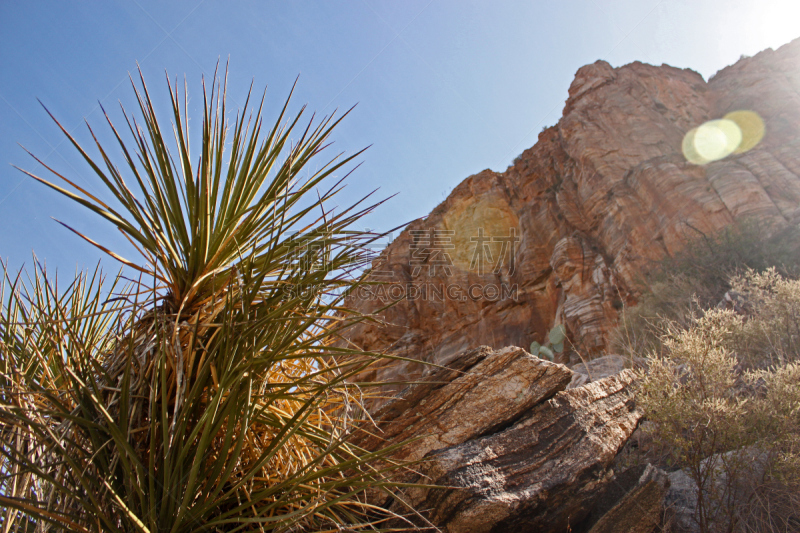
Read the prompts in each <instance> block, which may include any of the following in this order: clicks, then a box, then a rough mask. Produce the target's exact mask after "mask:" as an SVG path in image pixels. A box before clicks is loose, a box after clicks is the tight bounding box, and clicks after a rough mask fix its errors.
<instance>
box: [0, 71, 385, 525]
mask: <svg viewBox="0 0 800 533" xmlns="http://www.w3.org/2000/svg"><path fill="white" fill-rule="evenodd" d="M139 78H140V80H141V85H140V87H138V88H137V85H136V83H134V82H133V80H132V85H133V86H134V90H135V93H136V97H137V100H138V111H139V112H140V114H141V117H140V119H136V118H132V117H130V116H129V115H128V114H125V115H124V116H125V122H126V124H127V128H128V130H129V131H130V134H131V135H132V139H133V145H132V146H131V145H130V144H129V143H127V142H126V141H124V140H123V138H122V136H121V135H120V133H118V130H117V129H116V128H115V127H114V126H113V124H112V122H111V120H110V119H109V118H108V115H106V120H107V122H108V125H109V126H110V127H111V131H112V132H113V135H114V136H115V138H116V140H117V142H118V144H119V148H121V150H122V157H123V160H124V166H123V168H124V171H123V170H121V169H119V168H117V167H116V166H115V165H114V163H113V162H112V158H111V157H110V155H109V153H108V151H107V150H106V149H105V148H104V147H103V146H102V145H101V144H100V143H99V142H98V141H97V138H96V137H95V136H94V133H93V132H92V136H93V138H94V139H95V143H96V150H97V153H98V154H99V156H96V157H94V158H93V157H92V156H90V155H89V154H88V153H87V151H86V150H84V149H83V148H82V147H81V146H80V145H79V143H78V142H77V141H76V140H75V139H74V138H73V137H72V136H71V135H70V134H69V133H68V132H67V131H66V130H65V129H64V128H63V127H61V126H60V124H59V127H61V130H62V131H63V133H64V134H65V135H66V136H67V137H68V139H69V141H70V142H71V143H72V145H73V146H74V147H75V148H76V149H77V150H78V151H79V152H80V154H81V155H82V156H83V158H84V159H85V161H86V163H87V164H88V165H89V167H90V168H91V169H92V170H93V172H94V174H95V175H96V176H97V178H99V180H100V182H101V183H102V184H103V185H104V190H105V191H106V192H108V193H110V195H111V197H113V201H109V202H105V201H103V200H101V199H100V198H98V197H97V196H94V195H92V194H90V193H89V192H87V191H86V190H85V189H83V188H81V187H79V186H78V185H76V184H75V183H74V182H73V181H70V180H69V179H68V178H66V177H64V176H62V175H60V174H58V173H57V172H56V171H55V170H53V169H51V168H49V167H47V166H46V165H45V167H46V168H47V169H48V170H49V171H50V172H52V173H53V175H55V176H56V177H57V178H58V179H56V180H48V179H44V178H41V177H38V176H36V175H35V174H33V173H30V172H26V173H27V174H28V175H29V176H31V177H32V178H33V179H35V180H37V181H39V182H41V183H42V184H44V185H46V186H48V187H50V188H52V189H53V190H55V191H57V192H59V193H61V194H63V195H64V196H66V197H67V198H70V199H71V200H73V201H75V202H77V203H79V204H80V205H82V206H84V207H85V208H87V209H89V210H91V211H92V212H94V213H95V214H97V215H99V216H100V217H102V218H103V219H105V220H107V221H108V222H110V223H112V224H113V225H114V226H116V227H117V228H118V229H119V230H120V231H121V232H122V234H123V235H124V236H125V237H126V238H127V239H128V241H129V242H130V243H131V244H132V245H133V247H135V249H136V250H137V252H138V257H131V258H124V257H122V256H121V254H118V253H115V252H114V251H112V247H110V246H103V245H101V244H98V243H95V242H94V241H93V240H91V238H90V237H89V236H84V235H83V234H81V233H79V232H78V231H77V230H73V231H75V233H78V235H80V236H81V237H83V238H85V239H87V240H88V241H89V242H91V243H93V244H95V245H96V246H98V247H99V248H101V249H102V250H103V251H105V252H106V253H108V254H109V255H111V256H112V257H114V258H115V259H117V260H118V261H121V262H122V263H123V264H124V265H125V267H123V271H122V272H121V273H120V275H117V276H116V277H114V278H113V279H112V280H111V281H107V280H106V276H104V275H103V274H102V272H101V271H100V270H99V268H98V269H97V270H95V271H94V272H91V273H85V274H80V275H78V276H77V278H76V279H75V280H74V282H72V283H71V284H70V285H69V286H68V287H66V288H64V289H61V288H60V287H59V286H58V283H57V280H56V278H55V277H54V276H52V275H49V274H48V272H47V269H46V268H45V267H44V266H42V265H41V264H39V263H38V262H37V263H35V265H34V268H33V269H32V271H30V272H29V274H27V275H23V274H20V275H17V276H12V275H11V274H10V273H9V272H8V271H7V269H4V270H5V282H4V284H3V286H2V299H3V305H2V308H0V312H1V313H2V315H1V316H0V452H1V453H2V464H0V476H2V477H1V478H0V479H1V480H2V481H0V505H1V506H2V520H3V523H2V525H3V527H2V531H3V532H4V533H5V532H8V531H36V532H39V531H52V530H57V531H61V530H68V531H81V532H89V531H90V532H95V531H97V532H99V531H103V532H110V531H113V532H133V531H139V532H151V533H155V532H170V533H179V532H190V531H192V532H194V531H226V532H227V531H300V530H304V531H305V530H311V531H328V530H329V531H339V530H341V529H340V528H342V527H348V528H351V529H363V528H370V529H375V528H380V525H381V523H382V521H383V520H384V519H386V518H387V513H386V512H385V511H381V510H380V509H376V508H373V507H372V506H370V504H369V503H368V501H367V499H366V498H365V496H364V494H365V491H366V490H367V489H370V490H374V489H375V488H382V489H384V490H388V491H391V490H392V483H391V481H390V478H389V477H388V474H390V471H389V470H391V469H394V468H397V467H398V465H397V464H396V463H393V462H391V461H381V462H380V463H377V462H375V460H376V459H379V458H381V457H385V456H386V454H387V453H389V452H391V449H386V450H379V451H366V450H363V449H359V448H358V447H356V446H354V445H352V444H350V443H349V442H348V437H349V435H350V434H351V432H352V431H353V428H354V427H355V426H356V425H358V424H359V423H360V422H361V418H362V414H363V410H362V405H363V404H362V394H363V392H362V391H363V387H361V386H359V384H358V383H356V382H354V380H353V376H355V375H356V374H357V373H358V372H359V371H361V370H363V367H364V365H366V364H369V362H370V361H371V360H374V358H376V357H378V356H377V355H375V354H364V353H361V352H356V351H354V350H353V349H349V348H348V349H345V348H338V347H336V345H335V343H334V342H333V340H334V339H335V337H336V335H337V333H338V332H339V331H340V330H341V329H342V328H344V327H347V326H348V325H349V324H351V323H352V321H354V320H363V319H364V318H365V317H360V316H355V315H352V314H348V313H349V312H348V311H346V310H343V309H341V307H340V305H339V304H340V302H341V296H340V294H343V292H344V291H343V290H342V289H347V288H349V287H352V286H353V284H354V283H358V281H354V279H353V278H352V276H350V275H349V272H350V271H351V270H352V269H353V268H354V267H357V266H359V265H360V264H362V263H363V262H364V261H366V260H368V259H369V257H368V255H367V252H366V250H367V247H364V246H362V244H363V242H360V241H361V240H363V239H368V238H370V236H369V235H366V236H365V235H364V234H363V233H359V232H357V231H353V230H352V229H351V228H352V226H353V224H354V223H355V222H356V221H357V220H358V219H359V218H360V217H362V216H363V215H364V214H366V213H367V212H369V211H370V210H371V209H372V208H373V207H374V206H367V207H360V205H361V203H359V204H356V205H355V206H353V207H350V208H348V209H342V210H334V209H331V208H329V203H330V200H331V198H332V197H333V196H334V195H335V194H336V193H337V192H338V191H339V190H340V189H341V180H334V183H333V186H332V187H328V188H327V189H324V190H323V191H322V192H318V188H319V187H320V186H322V185H324V184H325V183H326V182H328V181H330V180H331V179H332V178H333V175H334V174H335V173H336V172H340V171H341V170H342V169H343V167H344V166H345V165H347V164H348V163H350V162H351V161H352V160H353V158H354V157H356V156H357V155H358V154H355V155H353V156H351V157H346V158H339V157H334V158H333V159H326V160H324V161H323V162H322V163H321V164H319V163H318V164H316V166H315V167H314V169H313V170H309V169H310V168H311V165H310V163H312V162H316V161H317V160H318V159H319V158H318V157H317V156H318V155H319V153H320V152H321V151H322V150H323V149H324V148H325V147H326V146H327V144H328V139H329V136H330V133H331V131H332V130H333V128H334V127H335V126H336V125H337V124H338V123H339V121H340V120H341V118H338V119H334V118H333V117H326V118H323V119H322V120H319V121H315V120H314V117H312V118H311V119H310V121H309V122H308V123H307V124H306V125H303V126H300V124H301V119H302V115H303V110H301V111H300V112H299V113H297V114H296V115H294V116H291V117H290V118H287V116H288V115H287V109H288V105H289V100H288V99H287V101H286V103H285V104H284V106H283V109H282V111H281V112H280V114H279V116H278V118H277V119H276V120H275V122H274V123H273V124H272V125H271V127H265V126H264V120H263V118H262V110H263V105H264V96H262V97H261V100H260V103H259V104H258V106H257V109H256V110H255V113H251V112H249V111H248V109H249V105H250V95H249V94H248V98H247V102H246V103H245V106H244V108H243V109H242V110H241V111H240V112H239V113H237V115H236V118H235V120H234V121H233V124H232V125H231V124H229V121H228V118H227V117H228V110H227V109H226V97H225V93H226V88H225V87H226V82H218V81H217V79H216V74H215V79H214V82H212V84H211V88H210V91H207V90H206V87H205V83H204V85H203V102H204V116H203V122H202V132H201V133H202V141H201V144H200V153H199V154H194V155H192V154H191V153H190V149H189V146H190V142H189V131H188V116H187V99H186V95H185V92H186V90H185V87H184V94H183V97H181V95H180V93H179V91H178V86H177V83H175V85H174V86H173V85H172V84H170V82H169V79H168V80H167V85H168V87H169V91H170V97H171V103H172V117H171V122H172V123H171V129H172V133H171V134H170V137H168V135H167V134H166V133H165V131H166V130H165V128H164V121H163V120H161V121H160V119H158V118H157V117H156V112H155V109H154V105H153V102H152V100H151V98H150V95H149V93H148V90H147V87H146V85H145V83H144V79H143V78H142V76H141V72H140V73H139ZM251 89H252V88H251ZM289 98H291V94H290V95H289ZM181 104H182V105H181ZM123 113H125V111H124V109H123ZM345 114H346V113H345ZM54 120H55V118H54ZM56 124H58V122H57V121H56ZM229 126H230V128H229ZM90 131H91V128H90ZM226 148H227V149H226ZM193 157H194V159H193ZM226 157H228V158H229V159H228V160H226ZM37 161H38V160H37ZM39 162H40V163H42V162H41V161H39ZM42 165H44V163H42ZM304 174H305V176H304ZM362 202H363V200H362ZM131 272H134V273H136V275H135V276H130V273H131ZM123 274H126V275H127V278H126V277H123ZM126 279H127V280H128V281H126ZM340 290H341V292H339V291H340ZM354 355H355V357H353V356H354ZM342 360H347V361H358V362H357V363H355V362H351V363H348V364H343V363H341V361H342ZM373 464H380V465H383V466H381V467H380V468H378V467H374V466H372V465H373ZM387 465H388V466H387Z"/></svg>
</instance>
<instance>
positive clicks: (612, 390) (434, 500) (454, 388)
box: [352, 346, 664, 533]
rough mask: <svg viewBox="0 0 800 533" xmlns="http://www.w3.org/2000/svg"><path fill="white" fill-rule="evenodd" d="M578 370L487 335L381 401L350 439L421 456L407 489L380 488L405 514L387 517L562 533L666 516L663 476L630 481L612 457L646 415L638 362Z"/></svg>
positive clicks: (451, 527)
mask: <svg viewBox="0 0 800 533" xmlns="http://www.w3.org/2000/svg"><path fill="white" fill-rule="evenodd" d="M572 378H573V372H572V371H571V370H570V369H568V368H567V367H565V366H564V365H559V364H555V363H551V362H549V361H544V360H542V359H539V358H538V357H534V356H532V355H531V354H529V353H527V352H525V350H522V349H521V348H516V347H509V348H504V349H502V350H492V349H490V348H488V347H485V346H484V347H480V348H477V349H474V350H469V351H467V352H464V353H462V354H459V356H458V357H457V358H455V360H454V362H453V364H451V365H450V367H448V368H436V369H434V370H432V371H431V372H430V374H429V375H428V376H426V377H425V378H423V379H422V380H420V381H418V382H416V383H413V384H410V385H409V386H407V387H406V388H405V389H404V390H402V391H401V392H400V393H399V394H398V395H397V396H396V397H395V398H393V399H391V400H390V401H389V402H387V403H385V404H384V405H383V406H381V407H380V408H378V409H376V410H375V411H374V413H373V417H372V418H373V420H374V425H373V424H372V423H365V424H363V425H362V426H361V427H360V429H359V430H358V431H356V432H355V433H354V435H353V440H352V442H353V443H355V444H357V445H359V446H363V447H365V448H367V449H375V448H379V447H384V446H389V445H400V444H401V443H405V444H404V445H402V446H400V447H398V448H396V449H394V450H393V452H392V454H391V458H392V459H394V460H402V461H419V462H416V463H414V464H413V467H412V468H410V469H407V470H400V471H397V472H394V473H393V475H394V476H395V478H396V480H399V481H404V482H410V483H412V485H410V486H408V487H406V488H405V490H404V491H403V492H401V493H400V494H396V495H395V497H394V498H389V497H388V495H387V494H386V493H384V492H382V491H379V490H375V491H372V492H371V494H370V498H371V500H372V501H373V503H377V504H379V505H384V506H391V507H390V508H391V509H392V510H393V511H395V512H396V513H398V514H400V515H406V517H405V518H404V519H397V520H396V523H390V524H388V525H389V526H390V527H398V528H404V527H409V526H410V527H412V530H418V531H442V532H446V533H477V532H481V531H485V532H489V531H492V532H518V531H540V532H543V533H545V532H553V533H556V532H561V531H567V530H568V529H569V528H572V531H576V532H580V531H588V530H589V529H590V527H591V526H592V525H593V524H594V523H595V522H597V524H600V526H597V527H603V528H604V529H598V531H623V530H614V529H609V528H608V527H606V526H603V524H604V523H608V522H612V523H615V522H617V521H619V520H621V519H623V518H624V519H626V520H628V521H631V520H633V521H635V522H636V523H645V522H646V523H647V524H649V525H650V527H651V529H652V527H653V526H654V525H657V524H658V522H659V521H660V509H661V507H660V505H661V500H662V499H663V497H664V491H663V490H661V491H659V487H662V486H663V484H658V483H651V481H653V476H654V475H655V474H652V475H650V474H649V475H648V476H644V475H643V474H642V472H634V473H633V474H634V475H633V479H632V480H630V482H626V481H625V478H627V477H631V475H630V474H618V473H616V472H615V471H614V469H613V466H612V462H613V460H614V458H615V457H616V455H617V453H618V451H619V449H620V448H621V447H622V446H623V445H624V444H625V442H626V441H627V440H628V439H629V438H630V436H631V434H632V433H633V431H634V430H635V429H636V426H637V424H638V423H639V419H640V417H641V412H640V411H639V410H638V409H637V408H636V406H635V403H634V400H633V391H632V387H631V384H632V382H633V378H634V373H633V372H632V371H631V370H622V371H621V372H619V373H617V374H615V375H609V376H608V377H605V378H603V379H599V380H597V381H593V382H592V383H589V384H587V385H584V386H581V387H577V388H573V389H570V390H565V388H566V387H567V385H568V384H569V383H570V380H571V379H572ZM388 464H389V463H387V466H388ZM651 470H652V469H651ZM398 476H399V477H398ZM637 480H639V481H638V483H637ZM432 485H434V486H432ZM651 485H652V486H651ZM617 493H618V494H617ZM640 496H641V497H640ZM645 496H646V500H647V502H649V503H648V505H647V506H643V505H639V506H638V507H637V506H636V505H633V504H632V503H630V502H628V500H630V499H634V500H635V502H638V503H639V504H643V503H644V502H645ZM401 502H403V503H401ZM639 507H641V509H640V508H639ZM411 508H413V509H416V512H410V509H411ZM653 516H655V518H653ZM648 520H649V521H648ZM437 528H438V529H437ZM624 531H627V530H624ZM643 531H646V530H644V529H643Z"/></svg>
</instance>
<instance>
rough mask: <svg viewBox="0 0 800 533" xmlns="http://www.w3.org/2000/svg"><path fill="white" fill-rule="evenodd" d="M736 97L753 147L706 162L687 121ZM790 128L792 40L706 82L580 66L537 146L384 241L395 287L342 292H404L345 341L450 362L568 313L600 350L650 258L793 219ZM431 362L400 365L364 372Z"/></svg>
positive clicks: (400, 371) (795, 82)
mask: <svg viewBox="0 0 800 533" xmlns="http://www.w3.org/2000/svg"><path fill="white" fill-rule="evenodd" d="M740 109H746V110H752V111H755V112H757V113H758V114H759V115H760V116H761V117H762V118H763V120H764V122H765V123H766V135H765V136H764V138H763V140H762V141H761V143H760V144H759V145H758V146H756V147H755V148H754V149H752V150H750V151H748V152H746V153H743V154H738V155H731V156H729V157H727V158H725V159H723V160H720V161H717V162H713V163H710V164H708V165H705V166H698V165H694V164H691V163H689V162H687V161H686V160H685V159H684V157H683V155H682V152H681V143H682V140H683V137H684V135H685V134H686V132H687V131H689V130H690V129H692V128H694V127H696V126H698V125H700V124H702V123H703V122H705V121H707V120H709V119H715V118H721V117H722V116H724V115H725V114H726V113H728V112H730V111H734V110H740ZM799 134H800V40H798V41H794V42H792V43H790V44H788V45H786V46H783V47H781V48H780V49H779V50H777V51H772V50H767V51H764V52H762V53H760V54H758V55H756V56H754V57H752V58H746V59H742V60H740V61H739V62H737V63H736V64H735V65H733V66H731V67H728V68H725V69H723V70H722V71H720V72H719V73H717V74H716V75H715V76H714V77H713V78H712V79H711V80H710V81H708V82H706V81H705V80H703V78H702V77H701V76H700V75H699V74H697V73H695V72H693V71H691V70H682V69H678V68H673V67H669V66H660V67H656V66H651V65H646V64H642V63H632V64H629V65H626V66H623V67H620V68H612V67H611V66H610V65H609V64H608V63H606V62H604V61H598V62H596V63H594V64H591V65H587V66H585V67H583V68H581V69H580V70H578V72H577V74H576V76H575V80H574V81H573V83H572V85H571V87H570V88H569V98H568V99H567V101H566V105H565V107H564V112H563V116H562V118H561V120H560V121H559V122H558V124H556V125H555V126H553V127H550V128H547V129H545V130H544V131H542V133H541V134H540V135H539V140H538V142H537V143H536V145H535V146H533V147H532V148H530V149H528V150H526V151H525V152H523V153H522V154H521V155H520V156H519V157H518V158H517V160H516V161H515V163H514V164H513V165H512V166H511V167H509V168H508V170H506V171H505V172H502V173H499V172H493V171H491V170H485V171H483V172H480V173H478V174H475V175H473V176H470V177H469V178H467V179H466V180H464V181H463V182H462V183H461V184H460V185H459V186H458V187H456V188H455V189H454V190H453V192H452V193H451V194H450V196H449V197H448V198H447V199H446V200H445V201H444V202H443V203H442V204H441V205H439V206H438V207H437V208H436V209H434V210H433V212H432V213H431V214H430V215H429V216H428V217H427V218H426V219H424V220H420V221H416V222H414V223H412V224H411V225H409V226H408V227H407V229H406V230H405V231H403V232H402V233H401V234H400V235H399V236H398V237H397V238H396V239H395V241H394V242H393V243H392V244H391V245H390V246H389V247H388V248H387V249H386V250H384V251H383V253H382V255H381V256H380V258H378V259H377V260H376V261H375V262H374V265H373V273H374V276H375V277H376V279H382V280H384V281H388V282H389V283H391V284H392V285H394V286H396V288H397V289H398V290H397V291H395V292H394V293H392V292H391V291H390V290H388V289H378V288H373V289H374V291H376V292H373V293H372V294H369V293H368V292H365V291H362V292H359V293H355V294H354V295H353V299H351V300H350V301H349V304H350V305H351V306H353V307H355V308H357V309H359V310H360V311H364V312H372V311H375V310H377V309H379V308H381V307H383V306H384V305H385V304H386V303H388V302H389V301H393V300H394V299H399V300H400V303H399V304H398V305H396V306H394V307H391V308H389V309H387V310H386V311H384V312H382V313H381V315H382V316H383V318H384V319H385V321H386V323H387V324H388V325H387V326H384V327H379V326H378V325H375V324H370V323H362V324H361V325H359V326H357V327H355V328H354V329H352V330H351V331H350V332H349V335H348V336H349V340H350V341H352V342H354V343H356V344H357V345H359V346H361V347H362V348H365V349H369V350H378V351H380V350H388V351H392V352H394V353H398V354H400V355H404V356H408V357H410V358H414V359H417V358H421V359H424V360H425V361H429V362H433V363H436V364H439V365H447V364H449V363H450V362H451V361H452V360H453V358H454V357H456V356H457V355H458V354H459V353H461V352H463V351H464V350H467V349H470V348H473V347H476V346H480V345H488V346H491V347H494V348H500V347H503V346H508V345H516V346H525V347H527V346H529V345H530V343H531V342H532V341H534V340H535V341H538V342H544V340H545V339H544V335H546V332H547V331H548V330H549V329H550V328H551V327H552V326H553V325H554V324H559V323H564V324H565V325H566V326H567V330H568V334H569V338H570V340H571V341H572V342H573V343H575V345H576V346H577V347H578V349H579V350H580V352H581V354H582V355H583V356H585V357H587V358H591V357H596V356H598V355H600V354H602V353H606V352H607V349H608V346H609V340H610V335H611V332H612V330H613V327H614V324H615V322H616V320H617V314H618V312H619V311H620V309H621V308H622V305H623V303H628V304H631V303H634V302H635V299H636V292H635V288H636V286H637V285H636V282H637V279H638V278H639V276H640V275H641V274H642V273H643V272H645V271H646V270H647V269H648V268H649V266H650V265H652V261H654V260H658V259H660V258H662V257H663V256H664V255H665V254H673V253H675V252H676V251H678V250H679V249H680V248H681V247H682V246H683V245H684V243H685V241H686V239H687V237H689V236H697V235H699V234H700V232H702V233H705V234H713V233H715V232H716V231H718V230H720V229H721V228H724V227H726V226H728V225H730V224H732V223H733V222H734V221H737V220H743V219H745V218H748V217H753V216H755V217H758V218H759V219H760V220H762V221H764V222H765V223H768V224H772V225H774V227H776V228H780V227H782V226H786V225H787V224H792V223H796V222H797V221H798V219H800V209H798V206H799V205H800V178H798V175H799V174H800V135H799ZM504 291H505V292H504ZM398 295H401V296H400V297H399V298H398ZM557 361H559V360H558V359H557ZM425 373H426V370H425V367H424V365H419V364H415V363H404V364H401V365H389V366H386V367H383V368H375V369H374V371H373V375H372V376H367V377H365V379H385V380H390V381H392V380H397V379H398V378H400V379H408V378H411V379H414V378H417V377H421V376H424V375H425Z"/></svg>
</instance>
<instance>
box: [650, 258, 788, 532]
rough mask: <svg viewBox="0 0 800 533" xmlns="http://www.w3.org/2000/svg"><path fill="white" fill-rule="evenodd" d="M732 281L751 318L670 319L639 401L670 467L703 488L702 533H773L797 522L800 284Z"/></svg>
mask: <svg viewBox="0 0 800 533" xmlns="http://www.w3.org/2000/svg"><path fill="white" fill-rule="evenodd" d="M730 285H731V286H732V287H733V288H734V290H735V291H736V292H737V293H738V294H739V295H741V297H742V299H743V301H744V302H746V306H747V308H748V309H747V312H746V313H742V312H739V313H737V312H735V311H733V310H729V309H726V310H723V309H716V308H712V309H705V310H699V311H698V312H697V314H695V315H694V316H693V317H692V323H691V324H690V326H689V327H688V328H687V327H685V326H684V324H683V323H679V322H677V321H666V322H665V325H664V328H665V333H664V334H663V335H662V338H661V342H662V344H663V348H662V349H660V350H658V351H653V352H651V353H650V354H649V357H648V364H647V368H646V370H642V371H641V372H640V378H641V382H640V388H639V390H638V393H637V402H638V403H639V405H641V407H642V408H643V409H644V412H645V416H646V417H647V419H648V420H649V421H650V422H652V423H653V424H650V426H649V427H650V428H651V432H652V434H653V437H654V438H655V440H656V441H657V442H659V443H660V444H662V445H665V446H666V447H668V448H669V449H670V450H671V456H670V457H671V459H672V461H674V463H673V464H672V465H670V466H674V467H679V468H684V469H685V470H686V472H687V473H688V474H689V476H690V477H691V479H692V480H693V482H694V483H695V485H696V495H697V507H696V519H697V523H698V525H699V527H700V530H701V531H703V532H711V531H734V530H737V531H738V530H742V531H762V530H763V531H767V530H771V529H763V527H765V524H773V525H774V524H776V523H778V522H780V521H781V520H782V523H784V524H789V521H790V520H792V519H796V518H797V517H795V518H793V517H792V516H793V515H792V512H791V511H785V510H786V509H787V508H789V507H788V506H789V505H790V503H791V502H793V501H794V502H797V501H798V500H797V498H796V497H795V496H794V495H793V494H794V491H796V490H797V483H796V479H798V477H800V468H799V467H800V448H799V447H798V443H800V365H798V363H797V361H798V355H800V354H798V353H797V350H796V342H797V331H798V327H800V313H798V312H797V310H798V309H800V281H795V280H788V279H785V278H783V277H782V276H780V275H779V274H777V272H776V271H775V270H774V269H773V270H767V271H766V272H763V273H755V272H752V271H750V272H747V273H745V274H743V275H741V276H736V277H734V278H732V279H731V280H730ZM748 369H749V370H748ZM786 502H789V503H786ZM770 509H771V510H770ZM780 509H783V511H780ZM784 511H785V512H784ZM780 513H783V515H784V516H783V518H781V519H780V520H779V518H780ZM770 527H772V526H770ZM787 527H788V526H787ZM783 531H786V529H783Z"/></svg>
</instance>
